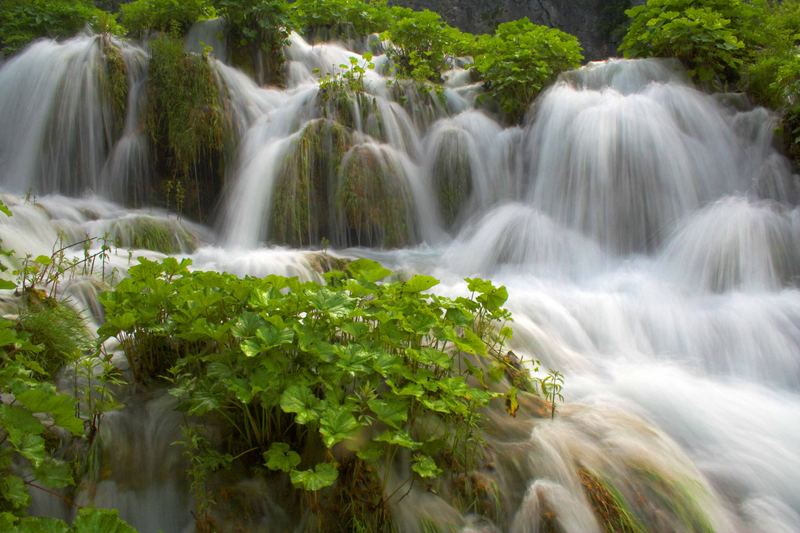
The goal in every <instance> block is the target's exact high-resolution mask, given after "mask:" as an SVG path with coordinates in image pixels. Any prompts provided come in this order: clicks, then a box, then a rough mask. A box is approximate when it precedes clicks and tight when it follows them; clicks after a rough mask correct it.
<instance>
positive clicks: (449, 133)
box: [431, 128, 473, 228]
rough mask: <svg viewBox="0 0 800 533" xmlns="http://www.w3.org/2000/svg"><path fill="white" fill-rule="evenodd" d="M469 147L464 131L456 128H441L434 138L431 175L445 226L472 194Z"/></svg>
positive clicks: (448, 224) (453, 218) (451, 223)
mask: <svg viewBox="0 0 800 533" xmlns="http://www.w3.org/2000/svg"><path fill="white" fill-rule="evenodd" d="M470 146H471V142H470V139H469V136H468V135H467V133H466V132H464V131H463V130H460V129H457V128H448V129H446V130H443V131H441V132H440V133H439V135H438V138H437V139H436V144H435V147H434V152H433V166H432V167H431V178H432V180H433V186H434V190H435V191H436V197H437V199H438V201H439V212H440V213H441V214H442V218H443V220H444V223H445V224H446V226H447V227H448V228H449V227H452V226H453V223H454V222H455V221H456V219H457V218H458V216H459V214H460V213H461V210H462V209H463V207H464V205H465V204H466V202H467V200H468V199H469V197H470V195H471V194H472V188H473V185H472V181H473V175H472V164H471V161H470V153H469V151H470Z"/></svg>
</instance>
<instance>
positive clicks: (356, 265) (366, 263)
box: [347, 259, 392, 283]
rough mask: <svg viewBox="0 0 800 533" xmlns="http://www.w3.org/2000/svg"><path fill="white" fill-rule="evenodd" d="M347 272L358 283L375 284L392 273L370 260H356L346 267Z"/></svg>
mask: <svg viewBox="0 0 800 533" xmlns="http://www.w3.org/2000/svg"><path fill="white" fill-rule="evenodd" d="M347 271H348V272H350V274H352V275H353V277H354V278H355V279H357V280H359V281H366V282H369V283H375V282H376V281H380V280H382V279H384V278H386V277H387V276H389V275H390V274H391V273H392V271H391V270H389V269H386V268H384V267H383V265H381V264H380V263H378V262H376V261H372V260H371V259H358V260H356V261H353V262H352V263H350V264H349V265H347Z"/></svg>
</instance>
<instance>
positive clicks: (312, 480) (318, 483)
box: [290, 463, 339, 491]
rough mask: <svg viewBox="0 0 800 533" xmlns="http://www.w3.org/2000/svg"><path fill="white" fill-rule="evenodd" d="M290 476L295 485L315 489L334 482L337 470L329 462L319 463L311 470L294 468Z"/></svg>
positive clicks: (337, 475) (337, 473)
mask: <svg viewBox="0 0 800 533" xmlns="http://www.w3.org/2000/svg"><path fill="white" fill-rule="evenodd" d="M290 477H291V480H292V485H294V486H295V487H300V488H302V489H304V490H308V491H317V490H320V489H324V488H325V487H330V486H331V485H333V484H334V483H336V479H337V478H338V477H339V471H338V470H337V468H336V466H335V465H332V464H331V463H320V464H318V465H317V466H315V467H314V469H313V470H294V471H292V473H291V474H290Z"/></svg>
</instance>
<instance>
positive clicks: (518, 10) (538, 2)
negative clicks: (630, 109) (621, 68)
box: [390, 0, 643, 59]
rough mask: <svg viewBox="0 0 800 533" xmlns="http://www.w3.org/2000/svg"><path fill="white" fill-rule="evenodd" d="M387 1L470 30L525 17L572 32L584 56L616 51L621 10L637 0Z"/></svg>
mask: <svg viewBox="0 0 800 533" xmlns="http://www.w3.org/2000/svg"><path fill="white" fill-rule="evenodd" d="M390 3H391V4H395V5H403V6H407V7H411V8H415V9H430V10H432V11H436V12H438V13H440V14H441V15H442V17H443V18H444V19H445V20H447V22H449V23H450V24H452V25H454V26H456V27H458V28H460V29H462V30H465V31H469V32H471V33H491V32H492V31H493V30H494V28H495V27H496V26H497V25H498V24H500V23H503V22H508V21H510V20H516V19H518V18H522V17H528V18H529V19H530V20H531V21H532V22H535V23H537V24H544V25H546V26H552V27H554V28H558V29H560V30H563V31H566V32H568V33H571V34H573V35H576V36H577V37H578V39H580V41H581V44H582V45H583V49H584V56H585V57H586V59H605V58H606V57H609V56H612V55H614V54H615V53H616V44H617V43H618V41H619V39H620V38H621V36H622V31H623V25H624V23H625V20H626V17H625V10H626V9H628V8H629V7H630V6H631V5H633V4H639V3H643V2H642V1H637V0H390Z"/></svg>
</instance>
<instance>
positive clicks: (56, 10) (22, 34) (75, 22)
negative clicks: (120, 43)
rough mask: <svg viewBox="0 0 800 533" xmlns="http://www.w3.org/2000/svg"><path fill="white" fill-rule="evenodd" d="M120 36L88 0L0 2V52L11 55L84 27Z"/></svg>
mask: <svg viewBox="0 0 800 533" xmlns="http://www.w3.org/2000/svg"><path fill="white" fill-rule="evenodd" d="M87 26H89V27H91V28H92V29H94V30H95V31H98V32H111V33H118V34H121V33H123V30H122V28H121V27H120V26H119V25H118V24H117V23H116V20H115V18H114V16H113V15H111V14H109V13H106V12H105V11H102V10H100V9H98V8H96V7H95V6H94V4H93V3H92V2H91V0H2V2H0V51H2V52H3V53H4V54H13V53H14V52H17V51H18V50H20V49H21V48H23V47H24V46H25V45H27V44H28V43H30V42H31V41H33V40H35V39H38V38H40V37H50V38H54V39H56V38H64V37H71V36H73V35H75V34H76V33H78V32H79V31H80V30H82V29H83V28H84V27H87Z"/></svg>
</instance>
